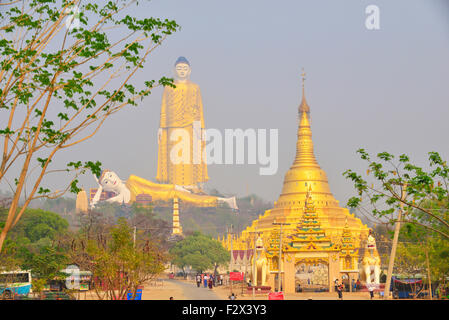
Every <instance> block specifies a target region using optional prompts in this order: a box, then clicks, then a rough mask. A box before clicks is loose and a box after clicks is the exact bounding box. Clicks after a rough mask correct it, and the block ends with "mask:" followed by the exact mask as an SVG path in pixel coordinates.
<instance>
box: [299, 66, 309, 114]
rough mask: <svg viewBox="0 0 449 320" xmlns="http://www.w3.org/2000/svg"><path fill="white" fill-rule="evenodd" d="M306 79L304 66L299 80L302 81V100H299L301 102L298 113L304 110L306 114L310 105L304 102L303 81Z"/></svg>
mask: <svg viewBox="0 0 449 320" xmlns="http://www.w3.org/2000/svg"><path fill="white" fill-rule="evenodd" d="M305 80H306V73H305V71H304V68H302V73H301V81H302V100H301V104H300V105H299V113H300V114H301V113H302V112H306V113H307V114H308V113H310V107H309V106H308V105H307V102H306V94H305V89H304V83H305Z"/></svg>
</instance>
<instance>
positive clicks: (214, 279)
mask: <svg viewBox="0 0 449 320" xmlns="http://www.w3.org/2000/svg"><path fill="white" fill-rule="evenodd" d="M201 284H203V286H204V288H209V289H212V287H215V286H217V285H222V284H223V278H222V276H220V275H219V274H217V275H213V274H208V273H202V274H199V273H198V274H197V275H196V286H197V287H198V288H199V287H201Z"/></svg>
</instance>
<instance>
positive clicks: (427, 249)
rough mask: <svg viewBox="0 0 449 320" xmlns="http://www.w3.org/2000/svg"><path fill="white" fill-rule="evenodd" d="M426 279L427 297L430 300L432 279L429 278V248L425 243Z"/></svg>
mask: <svg viewBox="0 0 449 320" xmlns="http://www.w3.org/2000/svg"><path fill="white" fill-rule="evenodd" d="M426 263H427V279H428V282H429V299H430V300H432V281H431V279H430V263H429V248H428V247H427V245H426Z"/></svg>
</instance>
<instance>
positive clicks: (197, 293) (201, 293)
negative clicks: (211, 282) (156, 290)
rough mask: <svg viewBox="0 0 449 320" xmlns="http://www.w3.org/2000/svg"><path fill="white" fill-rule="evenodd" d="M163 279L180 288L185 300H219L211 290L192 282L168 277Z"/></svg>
mask: <svg viewBox="0 0 449 320" xmlns="http://www.w3.org/2000/svg"><path fill="white" fill-rule="evenodd" d="M165 281H167V282H170V283H172V284H174V285H175V286H177V287H178V288H179V289H180V290H182V294H183V296H184V297H185V298H186V299H187V300H221V298H220V297H219V296H218V295H217V294H215V292H214V291H213V290H210V289H208V288H204V287H203V286H201V287H199V288H198V287H197V286H196V284H194V283H191V282H185V281H179V280H173V279H168V280H165Z"/></svg>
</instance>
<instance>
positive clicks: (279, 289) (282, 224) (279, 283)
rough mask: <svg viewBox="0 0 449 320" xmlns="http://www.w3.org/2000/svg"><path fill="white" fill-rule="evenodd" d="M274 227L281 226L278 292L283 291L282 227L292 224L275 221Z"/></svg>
mask: <svg viewBox="0 0 449 320" xmlns="http://www.w3.org/2000/svg"><path fill="white" fill-rule="evenodd" d="M273 225H275V226H280V230H279V262H278V292H280V291H281V255H282V226H288V225H290V223H285V222H276V220H274V222H273Z"/></svg>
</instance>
